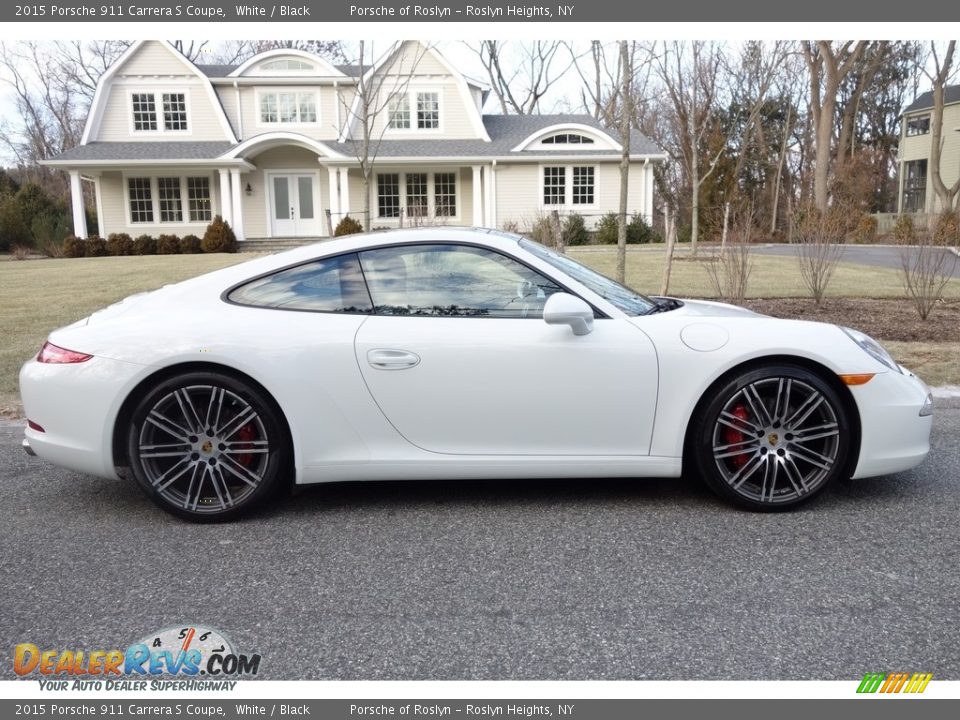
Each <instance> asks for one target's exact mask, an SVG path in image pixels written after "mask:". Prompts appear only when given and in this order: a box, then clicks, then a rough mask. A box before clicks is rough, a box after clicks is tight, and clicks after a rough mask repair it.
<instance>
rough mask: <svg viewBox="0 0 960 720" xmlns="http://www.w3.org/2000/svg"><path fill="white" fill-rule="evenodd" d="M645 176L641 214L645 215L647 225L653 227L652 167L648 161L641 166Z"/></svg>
mask: <svg viewBox="0 0 960 720" xmlns="http://www.w3.org/2000/svg"><path fill="white" fill-rule="evenodd" d="M643 167H644V170H645V173H644V174H645V175H646V178H645V180H646V182H645V188H646V197H645V198H644V203H643V214H644V215H646V220H647V224H648V225H653V165H652V164H651V163H650V160H649V159H648V160H647V161H646V162H645V163H644V164H643Z"/></svg>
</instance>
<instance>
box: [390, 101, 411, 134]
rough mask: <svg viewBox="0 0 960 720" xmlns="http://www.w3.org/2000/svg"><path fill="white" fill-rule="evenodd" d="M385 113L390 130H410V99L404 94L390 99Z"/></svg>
mask: <svg viewBox="0 0 960 720" xmlns="http://www.w3.org/2000/svg"><path fill="white" fill-rule="evenodd" d="M387 112H388V113H389V115H390V129H391V130H409V129H410V98H409V97H407V95H406V94H404V95H399V96H397V97H393V98H390V102H389V107H388V111H387Z"/></svg>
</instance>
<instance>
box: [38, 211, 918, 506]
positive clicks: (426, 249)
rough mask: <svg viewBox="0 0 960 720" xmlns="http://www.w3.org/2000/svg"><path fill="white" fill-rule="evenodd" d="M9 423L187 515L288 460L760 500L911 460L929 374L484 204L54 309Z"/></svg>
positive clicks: (259, 486) (338, 469) (838, 332)
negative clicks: (651, 280)
mask: <svg viewBox="0 0 960 720" xmlns="http://www.w3.org/2000/svg"><path fill="white" fill-rule="evenodd" d="M20 387H21V390H22V397H23V405H24V409H25V411H26V415H27V418H28V427H27V429H26V439H25V440H24V447H25V449H26V450H27V451H28V452H30V453H31V454H36V455H38V456H39V457H41V458H44V459H46V460H49V461H50V462H52V463H55V464H57V465H61V466H63V467H66V468H70V469H72V470H76V471H79V472H84V473H90V474H93V475H100V476H103V477H110V478H114V477H118V476H119V475H120V474H121V473H122V472H123V470H124V468H128V469H129V472H130V474H132V475H133V477H134V478H135V479H136V481H137V482H138V483H139V484H140V486H141V487H142V488H143V489H144V490H145V491H146V492H147V493H148V494H149V495H150V497H151V498H153V500H154V501H155V502H156V503H157V504H158V505H159V506H160V507H162V508H164V509H165V510H168V511H170V512H172V513H175V514H177V515H179V516H181V517H185V518H188V519H191V520H214V519H225V518H229V517H234V516H236V515H238V514H240V513H242V512H244V511H246V510H248V509H250V508H253V507H256V506H259V505H261V504H262V503H263V502H265V501H266V500H267V498H268V497H269V496H270V495H271V494H272V493H274V492H275V491H276V490H277V489H278V488H280V487H281V486H282V485H283V484H284V482H285V481H286V480H288V479H290V478H292V479H293V480H294V481H295V482H297V483H317V482H330V481H343V480H399V479H427V478H435V479H463V478H547V477H549V478H553V477H557V478H559V477H565V478H570V477H613V476H620V477H644V476H654V477H676V476H679V475H680V474H681V471H683V470H687V471H689V472H690V473H691V474H696V475H699V476H700V477H702V478H703V479H704V480H705V481H706V482H707V483H708V484H709V486H710V487H711V488H713V490H715V491H716V492H717V493H718V494H719V495H721V496H722V497H724V498H727V499H728V500H731V501H733V502H735V503H738V504H740V505H742V506H746V507H748V508H751V509H754V510H780V509H786V508H792V507H795V506H797V505H799V504H801V503H803V502H805V501H807V500H809V499H810V498H812V497H814V496H815V495H817V494H818V493H820V492H821V491H822V490H824V489H825V488H826V487H827V486H828V485H829V484H830V483H831V482H832V481H834V480H836V479H837V478H838V477H851V476H852V477H868V476H873V475H882V474H886V473H892V472H897V471H900V470H906V469H908V468H911V467H914V466H915V465H917V464H918V463H919V462H921V461H922V460H923V458H924V456H925V455H926V454H927V452H928V450H929V435H930V426H931V414H932V409H933V408H932V398H931V395H930V393H929V391H928V388H927V387H926V386H925V385H924V384H923V382H921V381H920V380H919V379H918V378H917V377H915V376H914V375H913V374H912V373H910V372H909V371H908V370H906V369H904V368H902V367H900V366H899V365H898V364H897V363H896V362H894V361H893V359H892V358H891V357H890V355H889V354H887V352H886V351H885V350H884V349H883V348H882V347H881V346H880V345H879V344H877V343H876V342H875V341H874V340H872V339H871V338H869V337H867V336H866V335H864V334H862V333H860V332H857V331H856V330H851V329H848V328H841V327H837V326H834V325H825V324H821V323H812V322H801V321H792V320H777V319H773V318H769V317H765V316H762V315H758V314H755V313H752V312H749V311H747V310H744V309H742V308H737V307H734V306H731V305H724V304H720V303H714V302H703V301H693V300H676V299H672V298H647V297H644V296H643V295H639V294H637V293H636V292H634V291H632V290H630V289H628V288H626V287H624V286H622V285H619V284H617V283H615V282H613V281H612V280H609V279H608V278H606V277H603V276H602V275H600V274H598V273H596V272H594V271H593V270H590V269H588V268H586V267H584V266H583V265H580V264H579V263H577V262H575V261H574V260H572V259H571V258H569V257H567V256H566V255H561V254H557V253H555V252H553V251H552V250H549V249H547V248H545V247H543V246H541V245H538V244H536V243H533V242H530V241H528V240H525V239H522V238H520V237H517V236H514V235H509V234H505V233H501V232H496V231H491V230H479V229H463V228H432V229H411V230H400V231H396V232H389V233H373V234H369V235H356V236H351V237H348V238H342V239H337V240H331V241H327V242H323V243H320V244H315V245H311V246H308V247H303V248H299V249H296V250H292V251H289V252H285V253H280V254H276V255H270V256H266V257H260V258H257V259H254V260H251V261H249V262H245V263H242V264H239V265H234V266H233V267H228V268H226V269H223V270H218V271H216V272H213V273H209V274H207V275H203V276H201V277H198V278H194V279H192V280H188V281H186V282H181V283H178V284H176V285H169V286H167V287H164V288H162V289H160V290H156V291H154V292H150V293H144V294H141V295H134V296H132V297H129V298H127V299H125V300H123V301H122V302H119V303H117V304H115V305H112V306H110V307H108V308H106V309H104V310H101V311H99V312H96V313H94V314H93V315H91V316H90V317H89V318H86V319H84V320H81V321H80V322H77V323H74V324H73V325H70V326H68V327H65V328H62V329H60V330H57V331H55V332H54V333H52V334H51V335H50V338H49V340H48V342H47V343H46V344H45V345H44V346H43V349H42V350H41V351H40V353H39V355H37V357H36V358H34V359H32V360H30V361H29V362H27V363H26V365H24V367H23V369H22V371H21V373H20Z"/></svg>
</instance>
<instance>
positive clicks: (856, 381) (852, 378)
mask: <svg viewBox="0 0 960 720" xmlns="http://www.w3.org/2000/svg"><path fill="white" fill-rule="evenodd" d="M875 377H876V373H859V374H856V375H841V376H840V382H842V383H843V384H844V385H866V384H867V383H868V382H870V381H871V380H873V378H875Z"/></svg>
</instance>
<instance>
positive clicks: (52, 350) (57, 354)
mask: <svg viewBox="0 0 960 720" xmlns="http://www.w3.org/2000/svg"><path fill="white" fill-rule="evenodd" d="M92 357H93V355H87V354H86V353H81V352H76V351H75V350H67V349H66V348H62V347H60V346H58V345H54V344H53V343H52V342H45V343H44V344H43V347H42V348H40V353H39V354H38V355H37V362H42V363H58V364H67V363H82V362H86V361H87V360H89V359H90V358H92Z"/></svg>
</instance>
